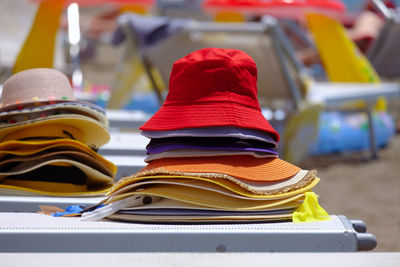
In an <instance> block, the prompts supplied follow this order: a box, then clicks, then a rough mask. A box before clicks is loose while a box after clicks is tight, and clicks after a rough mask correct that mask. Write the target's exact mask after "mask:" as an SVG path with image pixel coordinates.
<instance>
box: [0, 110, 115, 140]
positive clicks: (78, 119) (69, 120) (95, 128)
mask: <svg viewBox="0 0 400 267" xmlns="http://www.w3.org/2000/svg"><path fill="white" fill-rule="evenodd" d="M52 124H57V125H68V126H72V127H74V128H76V129H77V131H76V132H71V134H72V136H74V137H75V136H76V137H75V139H76V140H77V141H80V142H82V143H84V144H86V145H88V146H89V147H92V148H99V147H101V146H103V145H105V144H106V143H107V142H108V141H109V140H110V135H109V133H108V128H107V126H106V125H104V124H101V123H100V122H98V121H96V120H94V119H91V118H89V117H87V116H82V115H76V114H71V115H54V116H49V117H45V118H38V119H35V120H30V121H23V122H21V123H15V124H6V125H4V126H3V125H0V140H3V139H4V138H5V137H6V136H7V135H9V134H10V133H13V132H16V131H20V130H25V129H26V130H29V128H30V127H34V126H46V125H52ZM69 131H73V130H70V129H69Z"/></svg>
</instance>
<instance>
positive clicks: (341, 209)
mask: <svg viewBox="0 0 400 267" xmlns="http://www.w3.org/2000/svg"><path fill="white" fill-rule="evenodd" d="M365 157H366V155H365V154H353V155H336V156H326V157H318V158H308V159H306V160H305V161H304V162H303V163H301V167H303V168H309V169H310V168H315V169H317V170H318V177H320V178H321V182H320V183H319V185H317V187H316V188H315V190H314V191H315V192H316V193H317V194H319V196H320V204H321V205H322V207H323V208H324V209H325V210H326V211H328V213H330V214H341V215H345V216H346V217H347V218H349V219H360V220H363V221H364V222H365V223H366V224H367V232H369V233H372V234H374V235H375V236H376V237H377V240H378V246H377V247H376V249H375V250H374V251H400V241H399V240H400V231H399V230H400V208H399V204H400V176H399V173H400V134H397V135H396V136H395V137H394V138H393V139H392V140H391V142H390V144H389V146H388V147H386V148H384V149H382V150H380V151H379V158H378V159H375V160H366V159H365Z"/></svg>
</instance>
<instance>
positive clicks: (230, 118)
mask: <svg viewBox="0 0 400 267" xmlns="http://www.w3.org/2000/svg"><path fill="white" fill-rule="evenodd" d="M216 126H234V127H240V128H249V129H256V130H261V131H265V132H267V133H270V134H271V135H272V136H273V138H274V140H275V141H278V140H279V134H278V133H277V132H276V131H275V130H274V129H273V128H272V126H271V125H270V124H269V122H268V121H267V120H266V119H265V118H264V116H263V115H262V113H261V109H260V105H259V103H258V99H257V67H256V64H255V62H254V61H253V59H252V58H251V57H250V56H249V55H247V54H246V53H244V52H243V51H240V50H236V49H221V48H204V49H200V50H198V51H195V52H192V53H190V54H189V55H187V56H185V57H183V58H181V59H179V60H177V61H176V62H175V63H174V65H173V68H172V71H171V76H170V81H169V92H168V95H167V98H166V100H165V102H164V104H163V105H162V106H161V108H160V109H159V110H158V112H157V113H155V114H154V115H153V116H152V117H151V118H150V119H149V120H148V121H147V122H146V123H145V124H144V125H142V126H141V127H140V130H143V131H167V130H175V129H184V128H197V127H216Z"/></svg>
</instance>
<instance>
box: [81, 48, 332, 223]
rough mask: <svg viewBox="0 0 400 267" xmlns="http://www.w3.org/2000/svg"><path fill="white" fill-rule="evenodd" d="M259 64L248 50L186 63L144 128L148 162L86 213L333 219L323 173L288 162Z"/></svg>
mask: <svg viewBox="0 0 400 267" xmlns="http://www.w3.org/2000/svg"><path fill="white" fill-rule="evenodd" d="M256 82H257V68H256V65H255V63H254V61H253V59H252V58H251V57H249V56H248V55H247V54H246V53H244V52H242V51H240V50H234V49H219V48H205V49H201V50H198V51H195V52H192V53H191V54H189V55H187V56H185V57H183V58H181V59H179V60H177V61H176V62H175V63H174V65H173V69H172V72H171V76H170V82H169V93H168V95H167V97H166V100H165V102H164V103H163V105H162V107H161V108H160V109H159V111H158V112H157V113H155V114H154V115H153V116H152V117H151V118H150V119H149V120H148V121H147V122H146V123H145V124H144V125H143V126H141V127H140V129H141V130H142V134H143V135H144V136H146V137H149V138H151V141H150V143H149V144H148V146H147V158H146V161H147V162H148V165H147V166H145V167H144V168H143V169H142V170H140V171H139V172H137V173H135V174H132V175H131V176H128V177H124V178H122V179H120V180H119V181H118V182H117V184H116V185H115V186H114V187H113V188H112V189H111V190H110V191H109V192H108V193H107V198H106V199H104V201H103V202H102V204H106V205H105V206H102V207H100V208H98V209H96V210H94V211H90V212H86V213H83V215H82V217H83V219H85V220H95V219H100V218H104V217H107V218H109V219H114V220H123V221H134V222H163V223H175V222H178V223H180V222H190V223H204V222H205V223H217V222H249V221H252V222H265V221H313V220H326V219H329V215H328V214H327V213H326V212H325V211H324V210H323V209H322V208H321V207H320V206H319V205H318V202H317V197H316V195H315V194H314V193H313V192H312V191H311V190H312V188H313V187H314V186H315V185H316V184H317V183H318V182H319V178H317V177H316V171H315V170H303V169H301V168H299V167H297V166H295V165H292V164H290V163H288V162H286V161H284V160H282V159H279V157H278V153H277V145H278V141H279V134H278V133H277V132H276V131H275V130H274V129H273V127H272V126H271V125H270V124H269V122H268V121H267V120H266V119H265V118H264V116H263V115H262V113H261V110H260V106H259V103H258V99H257V85H256Z"/></svg>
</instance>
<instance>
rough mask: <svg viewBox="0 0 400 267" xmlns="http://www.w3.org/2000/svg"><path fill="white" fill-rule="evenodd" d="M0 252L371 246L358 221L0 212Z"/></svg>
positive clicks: (372, 239)
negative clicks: (207, 220)
mask: <svg viewBox="0 0 400 267" xmlns="http://www.w3.org/2000/svg"><path fill="white" fill-rule="evenodd" d="M0 222H1V223H0V240H2V242H0V252H2V253H4V252H80V253H83V252H355V251H365V250H371V249H373V248H374V247H375V246H376V239H375V236H373V235H372V234H369V233H366V232H365V231H366V226H365V224H364V223H363V222H362V221H351V220H349V219H347V218H346V217H344V216H332V220H329V221H323V222H314V223H298V224H295V223H257V224H137V223H119V222H110V221H97V222H88V221H81V220H80V219H79V218H60V217H58V218H56V217H51V216H47V215H42V214H35V213H0Z"/></svg>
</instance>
